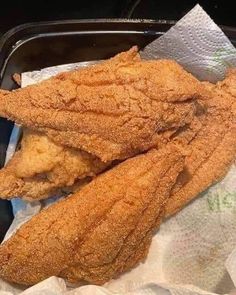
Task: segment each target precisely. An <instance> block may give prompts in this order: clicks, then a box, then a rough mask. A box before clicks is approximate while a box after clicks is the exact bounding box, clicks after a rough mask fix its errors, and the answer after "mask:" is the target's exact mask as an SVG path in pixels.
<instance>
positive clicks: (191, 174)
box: [165, 71, 236, 216]
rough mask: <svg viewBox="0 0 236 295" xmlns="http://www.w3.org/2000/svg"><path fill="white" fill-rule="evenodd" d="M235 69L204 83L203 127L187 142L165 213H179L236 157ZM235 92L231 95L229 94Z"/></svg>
mask: <svg viewBox="0 0 236 295" xmlns="http://www.w3.org/2000/svg"><path fill="white" fill-rule="evenodd" d="M235 81H236V72H235V71H231V72H230V73H229V74H228V76H227V77H226V79H225V80H224V81H221V82H218V83H217V84H216V85H213V84H210V83H207V82H204V85H205V87H206V91H205V92H203V93H202V101H201V103H202V104H204V106H205V107H206V113H203V114H202V116H200V120H201V124H202V127H201V128H200V130H199V132H196V135H195V136H193V138H192V139H191V140H190V141H189V142H188V144H189V149H190V151H191V152H190V154H189V155H188V156H187V157H186V159H185V169H184V171H183V172H182V173H181V174H180V175H179V177H178V180H177V182H176V184H175V186H174V188H173V192H172V195H171V197H170V199H169V200H168V202H167V206H166V213H165V214H166V216H170V215H173V214H174V213H176V212H178V211H179V210H180V209H181V208H182V207H183V206H185V205H186V204H187V203H188V202H189V201H191V200H192V199H193V198H195V197H196V196H197V195H198V194H199V193H201V192H203V191H204V190H206V189H207V188H208V187H209V186H211V185H212V184H214V183H216V182H218V181H219V180H221V179H222V178H223V177H224V176H225V174H226V173H227V171H228V170H229V168H230V165H231V164H232V162H233V161H234V160H235V159H236V91H235V89H236V88H235ZM233 94H234V95H235V96H234V97H233V96H232V95H233Z"/></svg>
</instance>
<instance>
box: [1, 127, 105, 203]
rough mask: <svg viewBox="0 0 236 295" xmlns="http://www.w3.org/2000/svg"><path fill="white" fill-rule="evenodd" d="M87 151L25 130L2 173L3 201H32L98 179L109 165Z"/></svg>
mask: <svg viewBox="0 0 236 295" xmlns="http://www.w3.org/2000/svg"><path fill="white" fill-rule="evenodd" d="M109 164H110V163H104V162H102V161H101V160H100V159H98V158H97V157H95V156H93V155H90V154H88V153H86V152H84V151H81V150H77V149H74V148H69V147H64V146H62V145H58V144H55V143H54V142H52V141H51V140H50V139H49V138H48V137H47V136H46V135H44V134H42V133H40V132H36V131H32V130H28V129H27V130H26V129H25V130H24V133H23V139H22V143H21V149H20V150H19V151H17V152H16V153H15V155H14V156H13V158H12V159H11V160H10V162H9V163H8V164H7V165H6V167H4V168H3V169H1V170H0V196H1V198H3V199H4V198H7V199H10V198H14V197H17V196H19V197H22V198H23V199H27V200H29V201H34V200H40V199H45V198H48V197H50V196H53V195H55V194H60V193H61V190H64V189H65V188H66V187H68V188H70V187H71V186H73V185H74V184H75V183H76V182H77V181H78V180H80V179H84V178H87V177H94V176H95V175H97V174H98V173H100V172H102V171H103V170H104V169H105V168H107V167H108V166H109Z"/></svg>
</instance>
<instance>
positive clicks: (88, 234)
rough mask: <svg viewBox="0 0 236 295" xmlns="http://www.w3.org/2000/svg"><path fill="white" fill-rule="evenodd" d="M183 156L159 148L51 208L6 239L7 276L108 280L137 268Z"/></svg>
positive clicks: (22, 280) (1, 271) (1, 270)
mask: <svg viewBox="0 0 236 295" xmlns="http://www.w3.org/2000/svg"><path fill="white" fill-rule="evenodd" d="M183 163H184V157H183V156H182V154H181V153H180V152H179V151H178V149H176V147H175V146H174V145H167V146H166V148H164V149H161V150H158V151H157V150H151V151H149V152H148V153H147V154H142V155H138V156H136V157H134V158H131V159H128V160H126V161H124V162H123V163H121V164H119V165H117V166H115V167H114V168H113V169H111V170H108V171H107V172H105V173H103V174H101V175H99V176H98V177H96V178H95V179H94V180H93V181H92V182H90V183H89V184H87V185H86V186H84V187H83V188H82V189H81V190H80V191H79V192H78V193H76V194H74V195H72V196H70V197H68V198H66V199H64V200H62V201H59V202H57V203H55V204H53V205H51V206H50V207H49V208H47V209H44V210H43V211H41V212H40V213H39V214H37V215H36V216H34V217H33V218H32V219H31V220H30V221H28V222H27V223H25V224H24V225H23V226H22V227H21V228H20V229H19V230H18V231H17V232H16V233H15V234H14V235H13V236H12V237H11V238H10V239H9V240H7V241H6V242H4V243H3V244H2V245H1V246H0V261H1V263H0V277H1V278H3V279H4V280H7V281H11V282H15V283H19V284H24V285H33V284H36V283H38V282H39V281H42V280H44V279H46V278H48V277H50V276H53V275H56V276H59V277H63V278H66V279H67V280H68V281H70V282H79V281H86V282H89V283H95V284H103V283H105V282H106V281H108V280H110V279H112V278H114V277H117V276H118V275H119V274H121V273H123V272H124V271H126V270H129V269H130V268H131V267H133V266H135V265H137V263H139V262H140V261H142V260H143V259H144V258H145V257H146V255H147V251H148V248H149V245H150V242H151V238H152V235H153V233H154V231H155V230H156V229H157V227H158V226H159V224H160V222H161V219H162V215H163V206H164V204H165V202H166V200H167V199H168V197H169V194H170V191H171V188H172V186H173V185H174V183H175V181H176V178H177V176H178V174H179V173H180V171H181V170H182V169H183Z"/></svg>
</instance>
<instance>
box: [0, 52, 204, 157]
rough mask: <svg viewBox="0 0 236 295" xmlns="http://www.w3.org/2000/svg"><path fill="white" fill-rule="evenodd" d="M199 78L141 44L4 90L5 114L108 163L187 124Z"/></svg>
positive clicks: (0, 101)
mask: <svg viewBox="0 0 236 295" xmlns="http://www.w3.org/2000/svg"><path fill="white" fill-rule="evenodd" d="M201 87H202V86H201V83H200V82H199V81H198V80H197V79H196V78H194V77H193V76H192V75H191V74H189V73H187V72H186V71H185V70H184V69H183V68H182V67H181V66H180V65H178V64H177V63H176V62H174V61H173V60H151V61H147V60H141V59H140V56H139V54H138V52H137V48H136V47H133V48H132V49H130V50H129V51H128V52H124V53H121V54H118V55H117V56H115V57H114V58H112V59H110V60H108V61H106V62H104V63H101V64H97V65H94V66H90V67H87V68H84V69H79V70H74V71H71V72H66V73H61V74H59V75H57V76H55V77H52V78H50V79H48V80H46V81H43V82H41V83H38V84H36V85H31V86H28V87H25V88H22V89H18V90H14V91H12V92H6V91H1V93H0V115H1V116H3V117H6V118H9V119H11V120H13V121H16V122H17V123H19V124H22V125H24V126H26V127H30V128H33V129H37V130H42V131H43V132H45V134H47V135H48V136H49V137H50V138H51V139H52V140H53V141H54V142H57V143H60V144H62V145H66V146H70V147H74V148H79V149H81V150H84V151H87V152H89V153H91V154H94V155H96V156H97V157H99V158H101V159H102V160H103V161H104V162H105V161H111V160H114V159H125V158H128V157H131V156H133V155H135V154H138V153H140V152H142V151H145V150H148V149H150V148H152V147H154V146H155V147H156V146H157V145H158V142H159V139H160V134H162V132H164V131H166V130H170V129H178V128H180V127H182V126H184V125H186V124H189V123H190V122H191V121H192V119H193V117H194V113H195V103H194V100H195V98H196V97H197V96H198V93H199V89H200V88H201Z"/></svg>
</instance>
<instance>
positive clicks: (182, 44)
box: [0, 5, 236, 295]
mask: <svg viewBox="0 0 236 295" xmlns="http://www.w3.org/2000/svg"><path fill="white" fill-rule="evenodd" d="M142 55H143V56H144V57H145V58H174V59H175V60H177V61H178V62H180V63H181V64H183V65H184V66H185V68H187V69H188V70H189V71H190V72H192V73H194V74H195V75H197V76H198V77H199V78H201V79H208V80H211V81H212V80H213V81H215V80H218V79H219V78H222V77H223V75H224V72H225V69H226V68H227V67H228V66H229V65H231V66H233V65H236V50H235V48H234V47H233V45H232V44H231V43H230V41H229V40H228V39H227V37H226V36H225V35H224V34H223V33H222V31H221V30H220V28H219V27H217V26H216V24H214V23H213V21H212V20H211V19H210V18H209V16H208V15H207V14H206V13H205V12H204V11H203V10H202V8H201V7H200V6H199V5H197V6H195V8H193V9H192V10H191V11H190V12H189V13H188V14H187V15H186V16H185V17H184V18H183V19H182V20H180V21H179V22H178V23H177V24H176V25H175V26H174V27H172V28H171V29H170V30H169V31H168V32H167V33H166V34H165V35H163V36H162V37H160V38H159V39H157V40H155V41H154V42H152V43H151V44H149V45H148V46H147V47H146V48H145V49H144V51H143V53H142ZM216 56H217V59H216ZM80 65H81V64H74V65H73V64H72V65H66V66H59V67H53V68H47V69H44V70H42V71H35V72H31V73H24V74H23V75H22V83H23V86H26V85H29V84H32V83H36V82H39V81H41V80H43V79H45V78H48V77H49V76H50V75H53V74H56V73H57V72H58V71H62V70H69V69H72V68H75V67H78V66H80ZM83 65H86V64H82V66H83ZM207 71H209V72H207ZM210 73H211V74H210ZM208 75H209V76H208ZM18 131H19V129H15V130H14V132H15V133H14V132H13V137H15V138H17V134H18ZM11 144H12V146H11ZM11 144H10V149H11V151H10V152H9V157H10V154H11V153H12V151H14V149H15V146H14V140H12V141H11ZM9 157H8V158H9ZM45 205H50V204H48V203H46V204H45V203H44V202H41V203H40V202H37V203H35V204H25V203H24V202H22V201H20V200H17V201H15V203H14V208H15V212H16V214H15V219H14V221H13V224H12V226H11V227H10V229H9V231H8V233H7V235H6V239H7V238H8V237H9V236H10V235H11V234H12V233H13V232H14V231H15V230H16V228H17V227H19V226H20V224H22V223H23V222H25V221H26V220H28V219H29V218H31V216H33V215H34V214H36V213H37V212H39V211H40V210H41V208H42V207H43V206H45ZM235 229H236V165H232V167H231V169H230V171H229V172H228V174H227V176H226V177H225V178H224V180H223V181H221V182H220V183H218V184H216V185H215V186H213V187H211V188H210V189H208V190H207V191H206V192H205V193H203V194H202V195H201V196H199V197H198V198H197V199H196V200H195V201H194V202H192V203H191V204H189V205H188V206H187V207H185V208H184V209H183V210H182V211H181V212H180V213H178V214H177V215H176V216H174V217H172V218H170V219H169V220H167V221H165V222H164V223H163V224H162V225H161V228H160V230H159V231H158V232H157V234H156V235H155V236H154V238H153V241H152V244H151V248H150V251H149V255H148V257H147V260H146V261H145V263H143V264H140V265H139V266H138V267H137V268H135V269H133V270H132V271H130V272H128V273H125V274H123V275H122V276H121V277H120V278H118V279H116V280H113V281H111V282H109V283H107V284H105V285H104V286H102V287H98V286H93V285H90V286H82V287H78V288H74V289H70V288H68V287H67V286H66V284H65V282H64V280H62V279H60V278H56V277H52V278H49V279H47V280H45V281H43V282H41V283H39V284H37V285H35V286H33V287H31V288H29V289H27V290H23V289H22V287H20V286H16V285H12V284H9V283H7V282H3V281H0V294H1V295H12V294H19V293H21V292H22V291H23V293H22V294H23V295H26V294H27V295H36V294H45V295H49V294H50V295H54V294H55V295H59V294H63V295H64V294H67V295H88V294H92V295H104V294H107V295H113V294H125V295H131V294H132V295H133V294H139V295H144V294H145V295H147V294H149V295H151V294H158V295H170V294H171V295H200V294H202V295H203V294H205V295H210V294H212V295H213V294H228V293H230V292H231V290H233V288H234V287H235V285H236V249H235V247H236V230H235ZM234 249H235V250H234ZM232 251H233V252H232ZM231 253H232V254H231ZM227 258H228V259H227ZM226 260H227V262H226V266H225V261H226Z"/></svg>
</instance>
